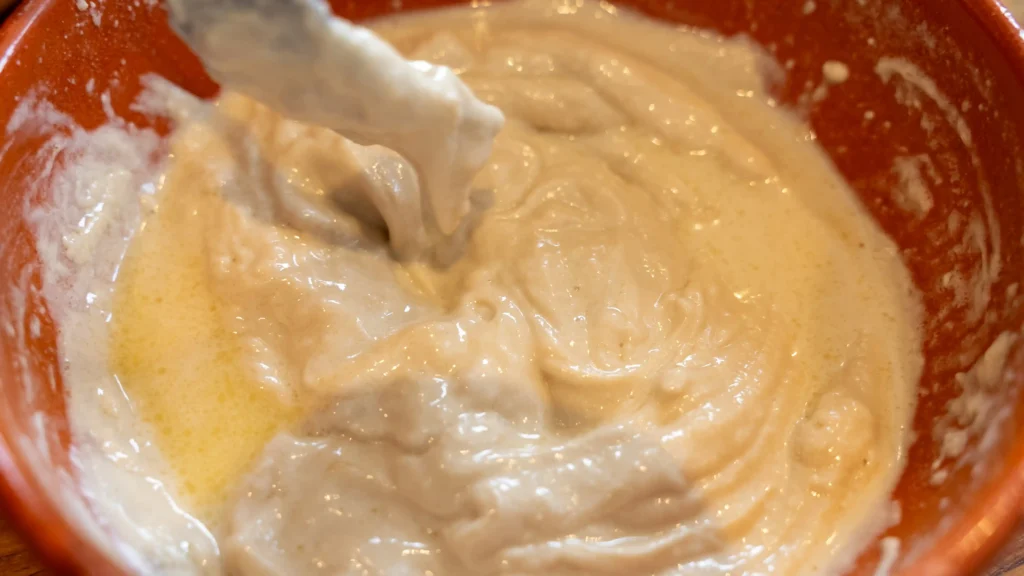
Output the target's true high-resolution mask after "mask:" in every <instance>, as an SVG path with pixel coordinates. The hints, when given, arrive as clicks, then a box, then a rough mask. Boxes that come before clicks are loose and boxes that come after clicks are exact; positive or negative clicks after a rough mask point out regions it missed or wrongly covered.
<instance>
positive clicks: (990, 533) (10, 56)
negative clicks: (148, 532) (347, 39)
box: [0, 0, 1024, 576]
mask: <svg viewBox="0 0 1024 576" xmlns="http://www.w3.org/2000/svg"><path fill="white" fill-rule="evenodd" d="M449 3H451V2H450V1H445V0H423V1H410V0H406V2H404V7H403V9H410V10H411V9H418V8H426V7H429V6H438V5H442V4H449ZM90 4H93V5H95V6H96V9H97V10H98V13H100V14H101V15H102V16H101V20H100V25H99V26H96V25H95V24H94V22H93V20H92V16H93V14H91V13H90V12H89V11H79V10H78V9H77V8H76V2H74V1H72V0H30V1H29V2H27V3H25V4H24V5H23V6H21V8H19V9H18V10H17V11H16V12H15V13H14V14H13V15H12V16H11V17H10V18H9V19H8V21H7V22H6V24H4V26H3V29H2V31H0V87H2V89H0V126H6V125H7V123H8V120H9V119H10V117H11V115H12V113H13V112H14V110H15V107H16V106H17V103H18V101H19V99H20V98H22V97H23V96H24V95H26V94H27V93H29V91H30V90H33V89H37V90H45V93H46V95H47V98H48V99H49V100H50V101H51V102H52V103H53V104H54V105H55V106H56V107H57V108H58V109H59V110H62V111H64V112H66V113H67V114H70V115H71V116H72V117H73V118H74V119H75V120H76V121H77V122H78V123H79V124H81V125H82V126H84V127H86V128H93V127H96V126H97V125H99V124H100V123H102V122H103V121H104V119H105V116H104V113H103V111H102V108H101V104H100V100H99V98H97V97H96V96H95V94H99V93H102V92H104V91H109V94H110V97H111V103H112V105H113V108H114V110H115V111H116V112H117V113H118V114H120V115H123V117H124V118H126V119H128V120H129V121H131V122H135V123H138V124H148V123H149V121H148V120H147V119H146V118H144V117H141V116H139V115H138V114H134V113H132V112H131V111H130V110H129V107H128V106H129V104H130V103H131V101H132V100H133V99H134V98H135V96H136V94H137V92H138V91H139V82H138V79H139V77H140V76H141V75H142V74H144V73H147V72H156V73H158V74H161V75H163V76H164V77H166V78H168V79H170V80H171V81H173V82H176V83H178V84H180V85H182V86H184V87H185V88H187V89H189V90H191V91H193V92H195V93H196V94H199V95H201V96H210V95H212V94H214V93H215V91H216V88H217V87H216V85H214V84H213V83H212V82H211V81H210V79H209V78H207V77H206V76H205V75H204V73H203V71H202V68H201V67H200V65H199V63H198V62H197V60H196V59H195V57H194V56H193V55H192V54H190V52H189V51H188V49H186V48H185V47H184V46H183V45H182V44H181V43H180V42H179V41H178V40H177V39H176V37H175V36H174V35H173V34H172V33H171V32H170V31H169V29H168V27H167V25H166V22H165V15H164V12H163V10H162V9H161V8H160V7H155V8H149V7H147V5H146V4H147V3H146V2H139V1H138V0H108V1H103V0H91V1H90ZM334 4H335V8H336V9H337V10H338V12H339V13H341V14H343V15H345V16H347V17H349V18H352V19H356V20H358V19H362V18H368V17H372V16H377V15H380V14H384V13H387V12H390V11H392V10H394V9H395V8H394V6H395V4H396V3H394V2H391V1H390V0H372V1H371V0H349V1H337V2H335V3H334ZM397 4H402V3H397ZM624 4H629V5H632V6H634V7H635V8H637V9H639V10H642V11H644V12H647V13H649V14H651V15H653V16H655V17H658V18H662V19H665V20H668V21H672V22H680V23H685V24H690V25H694V26H700V27H707V28H713V29H716V30H719V31H721V32H723V33H725V34H735V33H745V34H748V35H750V36H751V37H753V38H754V39H756V40H757V41H758V42H760V43H761V44H762V45H764V46H765V47H766V48H767V49H768V50H769V51H771V52H772V53H773V54H775V56H776V57H777V58H778V59H779V61H780V62H783V63H787V64H788V65H787V68H788V69H789V72H788V74H787V78H786V80H785V82H784V83H782V84H781V85H779V86H778V87H777V92H778V94H777V96H778V97H779V98H780V99H781V100H782V101H784V102H788V103H790V104H792V105H794V106H795V107H798V108H799V109H800V110H801V112H802V113H804V114H806V115H807V116H808V118H809V120H810V122H811V124H812V125H813V127H814V130H815V132H816V134H817V136H818V139H819V141H820V143H821V145H822V146H823V147H824V148H825V150H827V151H828V153H829V155H830V156H831V157H832V160H833V161H834V162H835V164H836V166H837V167H838V168H839V170H840V171H841V172H842V173H843V174H844V175H845V176H846V178H847V179H848V180H849V182H850V183H851V184H852V186H853V188H854V189H855V190H856V191H857V193H858V195H859V196H860V198H861V199H862V200H863V202H864V204H865V205H866V206H867V208H868V209H869V210H870V211H871V213H872V214H873V215H874V217H875V218H877V219H878V221H879V222H880V223H881V224H882V226H883V227H884V228H885V230H886V231H887V232H888V233H889V234H890V235H891V236H892V237H893V238H894V239H895V241H896V242H897V243H898V244H899V246H900V248H901V249H902V252H903V257H904V259H905V261H906V263H907V265H908V266H909V268H910V270H911V271H912V273H913V277H914V280H915V282H916V283H917V286H918V288H919V289H920V290H921V292H922V293H923V294H924V301H925V305H926V308H927V312H928V321H927V324H926V330H927V335H926V339H925V354H926V360H927V362H926V367H925V371H924V374H923V376H922V379H921V391H922V396H921V398H920V402H919V407H918V410H917V414H916V417H915V429H916V431H917V441H916V442H915V443H914V445H913V446H912V447H911V449H910V454H909V466H908V468H907V471H906V473H905V474H904V476H903V478H902V480H901V482H900V484H899V486H898V488H897V489H896V494H895V497H896V499H897V500H898V501H899V503H900V505H901V510H902V517H901V521H900V522H899V524H897V525H896V526H894V527H892V528H891V529H890V530H889V531H888V532H887V534H886V535H885V536H895V537H898V538H899V539H900V541H901V543H902V545H901V548H900V551H901V553H900V557H899V560H898V562H897V564H896V567H897V569H898V570H899V573H901V574H914V575H922V576H937V575H943V574H970V573H972V572H973V571H974V570H976V569H977V568H978V567H979V565H980V564H981V563H982V562H984V561H985V559H986V558H987V557H988V556H989V555H990V554H991V553H992V552H993V551H994V550H995V549H996V548H997V547H998V546H999V544H1000V543H1001V542H1002V541H1003V540H1004V539H1005V538H1006V536H1007V534H1008V532H1009V531H1010V530H1011V529H1012V527H1013V526H1014V525H1015V524H1016V522H1017V521H1018V519H1019V517H1020V513H1021V508H1022V503H1021V502H1022V496H1024V395H1022V394H1021V390H1022V388H1024V375H1022V370H1024V351H1022V350H1021V349H1019V348H1018V349H1015V350H1014V351H1013V352H1012V353H1011V362H1010V365H1009V366H1008V367H1007V369H1006V371H1005V373H1004V379H1005V381H1004V386H1003V388H1002V389H1001V392H1000V394H1001V395H1002V396H1001V399H1002V402H1003V404H1004V405H1006V406H1009V407H1012V408H1013V413H1012V415H1011V416H1010V417H1009V418H1008V419H1006V420H1003V421H1002V422H1001V423H999V427H1000V428H999V432H1000V434H999V435H998V437H997V438H998V441H997V442H996V444H995V445H994V446H993V447H992V449H991V450H990V451H989V452H987V454H986V458H985V461H984V466H983V467H981V468H979V469H978V472H980V473H975V474H973V475H972V470H971V469H969V468H970V467H966V468H962V469H960V470H958V471H957V472H955V473H954V474H952V475H951V476H950V478H949V479H948V480H947V481H946V482H944V483H942V484H940V485H938V486H933V485H932V484H931V483H930V481H929V480H930V478H931V472H932V471H931V463H932V461H933V460H934V458H935V455H936V451H937V442H936V438H935V436H934V435H933V433H932V430H933V426H934V423H935V421H936V419H937V418H939V417H940V416H941V415H942V414H943V413H945V411H946V404H947V402H948V401H949V400H950V399H951V398H952V397H954V396H955V395H956V394H957V386H956V384H955V381H954V374H955V373H956V372H957V371H959V370H962V369H964V368H965V367H967V366H969V365H970V363H972V362H973V361H974V359H975V358H977V357H978V356H979V354H980V353H981V352H982V351H983V350H984V349H985V347H986V346H987V345H988V344H989V343H990V342H991V341H992V340H993V339H994V338H995V337H996V335H997V334H999V333H1000V332H1001V331H1003V330H1017V329H1019V328H1020V326H1021V321H1022V319H1024V311H1022V307H1021V304H1022V302H1024V301H1022V297H1021V296H1020V295H1018V293H1019V292H1024V291H1018V290H1017V288H1016V286H1017V283H1018V282H1020V281H1021V280H1024V261H1022V257H1024V246H1022V244H1024V237H1022V233H1024V206H1022V192H1024V154H1022V147H1021V143H1022V140H1024V44H1022V43H1021V40H1020V39H1019V34H1020V30H1019V29H1018V28H1017V26H1016V25H1015V24H1014V23H1013V22H1012V21H1011V20H1010V19H1009V18H1008V17H1006V16H1004V15H1003V13H1002V11H1001V10H1000V9H999V8H998V7H997V5H996V4H995V2H994V1H993V0H960V1H956V0H945V1H928V2H923V1H920V0H859V1H858V2H834V1H828V2H825V1H821V0H818V2H817V3H815V2H814V1H813V0H812V1H809V2H804V1H803V0H800V1H794V0H789V1H785V2H781V1H775V2H772V1H767V2H757V1H753V0H717V1H715V2H706V1H703V0H689V1H686V0H681V1H675V2H673V1H668V0H636V1H633V2H624ZM883 57H885V58H890V57H896V58H903V59H905V60H906V61H909V62H912V63H913V64H914V65H915V66H916V67H917V68H918V69H919V70H920V71H921V72H922V73H923V74H924V75H926V76H927V77H928V78H931V79H934V85H929V84H928V83H927V82H923V81H920V78H918V79H917V80H918V81H916V82H915V81H910V80H908V79H906V78H904V79H894V78H890V79H889V82H886V81H885V80H884V78H883V77H882V76H881V75H879V74H877V73H876V71H875V66H876V64H877V62H878V61H879V58H883ZM829 59H837V60H841V61H843V62H845V63H846V64H847V65H848V66H849V67H850V70H851V76H850V79H849V81H847V82H846V83H845V84H843V85H842V86H841V87H838V88H834V89H833V90H832V92H831V94H830V95H829V96H828V99H827V101H826V103H827V105H818V104H814V103H813V99H811V100H808V99H806V98H801V96H805V95H806V94H807V93H808V92H809V90H811V89H813V88H814V87H816V86H818V85H819V84H820V83H821V79H822V65H823V63H824V62H825V61H826V60H829ZM89 78H94V79H95V81H96V85H95V87H94V88H95V92H94V93H90V92H88V91H87V90H86V81H87V80H88V79H89ZM922 78H923V77H922ZM911 80H912V79H911ZM965 131H966V132H965ZM966 133H969V136H970V137H969V138H965V137H964V136H965V134H966ZM40 144H41V139H40V138H38V137H33V136H32V135H30V134H22V133H15V134H5V135H4V137H3V140H2V142H0V397H2V401H0V501H2V503H3V504H4V505H5V506H6V507H7V509H8V511H9V513H10V515H11V516H12V518H13V520H14V521H15V522H16V523H17V525H18V526H20V527H21V529H22V530H23V531H24V533H25V535H26V536H27V537H28V538H29V539H30V540H31V541H32V542H33V543H34V544H35V546H36V547H37V548H38V550H39V551H40V553H41V554H42V555H43V557H44V558H45V559H46V560H48V561H49V562H50V563H51V564H52V565H53V567H54V568H56V569H58V570H61V571H66V572H69V573H92V574H118V573H120V572H119V570H118V568H117V567H116V564H115V563H113V562H112V561H111V560H109V559H108V558H107V557H106V556H105V555H104V553H103V551H102V547H100V546H97V545H96V544H95V543H94V542H95V540H94V538H92V537H91V536H90V535H89V533H88V532H87V530H85V529H84V528H83V527H82V523H80V522H77V521H76V520H75V519H76V518H79V516H77V515H78V514H86V515H88V510H87V508H85V507H84V506H83V504H82V501H81V496H80V494H78V493H77V489H76V487H75V486H76V485H75V482H74V470H73V468H72V467H71V466H70V465H69V461H68V446H69V442H70V439H69V434H68V424H67V420H66V417H65V412H64V400H63V398H64V397H63V390H62V388H61V383H60V378H59V370H58V369H57V361H58V360H57V350H56V343H55V334H54V330H55V329H54V326H53V323H52V321H50V319H49V315H48V314H47V312H46V302H45V301H44V300H43V298H42V297H41V296H40V295H39V290H38V288H39V286H40V273H39V266H40V264H39V260H38V255H37V254H36V252H35V248H34V244H33V241H32V237H31V233H30V230H29V227H28V225H27V223H26V222H25V218H24V214H23V212H24V203H25V201H26V200H28V201H38V199H30V198H27V194H28V190H29V189H30V187H29V186H26V185H25V183H27V182H30V181H34V180H36V179H38V178H40V174H39V170H38V167H35V166H33V165H32V163H30V162H25V161H24V160H25V159H26V158H29V157H30V156H31V155H33V154H34V153H35V152H36V151H37V149H38V147H39V146H40ZM913 154H929V155H930V157H931V158H932V159H933V161H934V164H935V167H936V170H937V172H938V173H939V174H940V176H942V182H943V184H941V185H935V186H933V187H932V192H933V193H934V201H935V205H934V208H932V210H931V211H929V212H928V213H927V215H926V216H925V217H923V218H918V217H917V216H916V215H914V214H912V213H909V212H907V211H905V210H902V209H900V207H899V203H898V202H897V201H894V198H893V195H892V190H893V189H894V188H895V187H896V186H897V185H898V178H897V176H896V174H895V173H894V171H893V168H892V161H893V159H894V158H895V157H896V156H907V155H913ZM986 195H987V196H988V198H986ZM986 203H988V204H987V205H988V207H989V208H990V209H991V210H990V211H989V214H990V215H991V217H992V218H994V219H997V220H998V224H999V231H1000V232H999V234H997V235H996V236H995V237H992V238H986V239H985V240H984V242H985V245H986V248H987V251H988V252H989V253H990V254H991V253H992V251H993V250H996V251H998V252H999V254H1000V260H1001V264H1002V272H1001V273H1000V275H999V277H998V279H997V281H996V282H995V283H994V285H993V286H992V289H991V299H990V301H989V302H988V305H987V307H986V309H985V310H984V314H981V315H980V317H977V315H974V314H971V313H970V311H969V310H968V309H967V307H966V306H963V305H961V304H958V303H957V302H956V301H955V298H954V294H953V291H951V290H949V289H948V288H947V286H946V285H945V284H944V283H943V276H944V275H945V274H947V273H948V272H951V271H956V272H958V273H960V274H962V275H967V276H970V275H971V274H974V273H976V272H977V271H978V270H979V268H980V266H981V262H980V259H981V256H980V255H979V254H978V253H976V252H972V251H964V250H957V246H958V245H959V243H960V242H961V240H962V239H960V238H957V237H955V235H953V234H949V233H946V232H945V231H947V230H948V222H949V218H950V216H951V215H952V214H953V213H954V212H958V213H960V214H961V215H964V216H966V215H970V214H971V213H975V212H977V213H982V212H983V211H984V210H985V206H986ZM18 286H27V287H28V288H29V289H28V290H27V292H24V293H23V292H21V291H19V290H18ZM22 296H25V298H24V299H23V298H22ZM22 300H24V301H22ZM26 310H27V311H29V314H26V313H25V312H26ZM28 315H34V316H36V317H37V318H40V319H41V330H40V331H38V332H37V333H36V334H37V335H33V332H32V330H30V329H29V322H30V319H29V318H28V317H26V316H28ZM35 434H42V436H43V438H44V439H45V442H44V446H43V447H45V448H46V449H45V450H43V449H42V448H43V447H41V446H40V445H39V443H38V442H33V441H27V439H28V438H32V437H34V436H33V435H35ZM878 559H879V547H878V546H871V547H869V548H868V549H867V550H866V551H865V553H864V554H863V556H862V557H861V559H860V561H859V564H858V566H857V567H856V569H855V570H854V571H853V572H854V573H856V574H871V573H873V570H874V568H875V566H876V564H877V563H878Z"/></svg>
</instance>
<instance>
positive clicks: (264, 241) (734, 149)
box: [79, 1, 921, 576]
mask: <svg viewBox="0 0 1024 576" xmlns="http://www.w3.org/2000/svg"><path fill="white" fill-rule="evenodd" d="M375 30H376V31H377V32H378V33H379V34H381V35H382V36H383V37H384V38H386V39H388V40H389V41H390V42H391V43H392V44H393V45H394V46H395V47H396V48H397V49H398V50H399V51H400V52H402V53H403V54H405V55H406V56H407V57H410V58H412V59H422V60H428V61H431V62H434V63H436V64H442V65H446V66H448V67H449V68H450V69H452V70H454V71H456V72H457V73H458V74H459V76H460V78H461V79H462V81H463V82H465V83H466V85H468V86H469V87H470V88H471V89H472V90H473V92H474V93H475V94H476V95H477V97H479V98H480V99H482V100H483V101H485V102H487V103H490V104H493V105H494V106H496V107H498V108H499V109H501V111H502V112H503V113H504V115H505V117H506V123H505V126H504V128H503V129H502V131H501V132H500V133H499V134H498V136H497V139H496V141H495V143H494V151H493V154H492V155H491V158H490V160H489V162H488V163H487V164H486V165H485V167H484V169H483V170H482V171H481V172H480V173H479V174H478V175H477V176H476V178H475V180H474V181H473V184H472V186H471V187H470V188H471V190H470V194H469V198H470V199H471V208H470V209H468V211H467V212H466V213H467V215H466V216H465V218H464V220H463V221H462V222H461V223H460V224H459V226H458V227H456V229H457V231H456V233H455V234H453V235H452V236H451V237H450V238H449V242H448V243H447V245H448V246H450V247H453V248H452V250H453V252H452V254H453V255H454V256H455V257H453V258H451V259H450V260H451V261H452V262H453V263H452V264H451V265H449V266H437V265H435V264H436V263H433V262H428V261H420V260H415V259H408V258H405V257H402V256H403V254H402V253H401V252H402V251H400V250H396V247H395V246H394V243H393V242H391V241H390V240H391V239H392V238H394V231H393V230H391V229H390V228H389V226H393V222H394V221H395V220H393V219H389V218H388V217H386V215H382V213H381V209H380V206H381V205H382V204H381V203H379V202H374V201H373V199H374V198H377V196H375V195H379V194H381V193H384V192H387V191H392V192H395V191H401V190H402V188H401V187H402V186H407V185H409V183H415V182H416V172H415V168H414V167H413V166H412V165H411V164H409V163H408V162H407V161H406V160H404V159H402V158H401V157H399V156H397V155H395V154H391V153H388V152H387V151H385V150H383V149H365V148H360V147H356V146H354V145H353V144H352V143H351V142H349V141H347V140H345V139H344V138H343V137H342V136H340V135H338V134H337V133H336V132H333V131H331V130H328V129H326V128H316V127H311V126H308V125H303V124H299V123H297V122H294V121H290V120H285V119H283V118H282V117H280V116H279V115H277V114H276V113H275V112H272V111H271V110H269V109H267V108H265V107H263V106H262V105H260V104H257V103H256V102H254V101H252V100H249V99H247V98H246V97H243V96H240V95H237V94H232V93H226V94H225V95H223V96H222V97H221V98H220V100H219V101H218V102H217V103H216V105H215V106H211V105H208V104H204V103H199V102H194V101H191V100H190V99H188V98H187V97H184V96H182V95H176V96H175V97H174V98H170V99H169V100H171V102H170V108H171V109H172V111H173V112H175V115H176V117H177V118H176V121H177V125H178V128H177V129H176V131H175V133H174V135H173V137H172V139H171V143H170V146H171V156H170V158H169V159H168V160H167V162H166V167H165V169H164V172H163V174H162V177H161V178H160V180H159V190H158V191H157V192H156V193H155V195H153V196H152V202H153V206H152V207H151V210H150V211H149V213H148V215H147V216H146V217H145V219H144V220H143V222H144V224H143V226H142V227H141V228H140V230H139V231H138V232H137V233H136V235H135V237H134V239H133V240H132V244H131V247H130V250H129V251H128V254H127V257H126V259H125V262H124V265H123V267H122V272H121V273H120V275H119V277H118V284H117V291H116V297H115V302H114V305H113V316H112V317H113V327H114V328H113V330H112V332H111V339H110V342H111V347H110V358H111V360H110V365H111V369H112V370H113V371H114V372H115V373H116V374H117V375H118V376H119V379H120V382H121V384H122V385H123V387H124V391H125V392H126V394H127V396H128V397H129V398H131V399H132V400H133V402H134V406H135V408H136V409H137V412H138V414H139V415H140V416H141V419H142V420H143V421H145V423H146V424H145V425H146V426H147V427H148V429H150V430H152V433H153V438H154V443H155V445H156V446H157V447H158V448H159V450H160V452H161V454H162V455H163V458H164V459H165V460H166V463H167V464H168V467H169V469H170V470H171V473H170V474H169V476H168V478H167V479H166V480H167V482H168V485H169V486H170V487H171V488H170V491H171V493H172V494H175V495H177V496H178V497H179V502H180V504H181V506H182V508H183V509H184V510H189V511H192V512H193V513H195V514H196V515H197V516H198V517H199V518H200V519H202V520H204V521H205V523H206V524H207V525H209V526H211V527H212V533H213V535H214V536H215V537H216V540H217V542H218V545H219V548H218V545H211V544H208V543H207V544H203V545H193V546H192V547H191V549H190V551H189V552H188V553H187V554H184V555H183V558H184V560H182V561H181V562H183V563H182V564H174V562H177V560H167V562H168V563H169V565H175V566H178V568H180V569H182V570H186V569H194V570H196V571H204V572H217V571H220V570H227V571H228V572H230V573H233V574H301V573H321V572H323V573H342V574H435V575H438V576H447V575H451V576H463V575H465V576H469V575H474V576H475V575H484V574H537V575H577V574H578V575H593V574H615V575H621V574H683V573H685V574H725V573H766V572H770V571H774V572H775V573H781V574H806V573H821V572H828V571H833V570H838V569H841V568H842V567H843V566H844V564H845V562H847V561H848V560H850V559H851V558H852V557H853V555H855V554H856V553H857V552H858V551H859V549H860V547H862V546H863V545H864V544H866V543H867V541H868V539H869V538H870V537H872V536H874V535H875V534H876V533H877V532H878V531H880V530H881V529H882V528H884V526H885V525H886V522H888V521H889V518H890V517H889V493H890V491H891V489H892V487H893V486H894V485H895V482H896V480H897V478H898V475H899V473H900V472H901V471H902V466H903V459H904V457H903V451H904V449H905V448H906V446H907V445H908V430H909V423H910V417H911V415H912V412H913V408H914V405H913V402H914V396H915V392H914V390H915V386H916V383H917V379H918V376H919V372H920V364H921V354H920V333H919V327H918V317H917V303H916V301H915V299H914V295H913V290H912V284H911V282H910V279H909V277H908V274H907V271H906V270H905V268H904V267H903V266H902V264H901V262H900V260H899V257H898V255H897V252H896V249H895V247H894V245H893V244H892V243H891V242H890V241H889V240H888V239H887V238H886V237H885V236H884V235H883V234H882V232H881V231H880V230H879V229H878V228H877V226H876V225H875V224H874V223H873V222H872V221H871V219H870V218H869V217H868V216H867V214H866V213H865V212H864V210H863V209H862V208H861V207H860V206H859V205H858V203H857V200H856V198H855V196H854V195H853V193H852V192H851V191H850V190H849V189H848V187H847V185H846V184H845V183H844V182H843V181H842V179H841V178H840V177H839V176H838V175H837V174H836V173H835V171H834V169H833V168H832V166H831V164H830V163H829V162H828V160H827V158H826V157H825V156H824V154H823V153H822V152H821V151H820V150H819V149H818V148H817V147H816V145H815V143H814V140H813V137H812V136H811V135H810V134H809V132H808V130H807V129H806V127H804V126H802V125H801V124H800V123H799V122H798V121H796V120H795V119H794V118H792V117H791V116H790V115H788V114H787V113H786V112H784V111H782V110H779V109H776V108H775V106H774V104H773V102H772V101H771V100H770V99H769V98H768V96H767V94H766V93H765V91H764V89H763V85H764V80H765V78H766V76H771V75H772V74H775V73H777V72H776V69H775V67H774V65H773V63H772V62H771V61H770V60H769V59H767V58H765V57H764V56H763V55H762V54H761V53H760V52H759V51H758V50H756V49H755V48H753V47H752V46H749V45H747V44H746V43H745V42H744V41H743V40H741V39H738V40H723V39H721V38H718V37H715V36H713V35H710V34H708V33H703V32H696V31H688V30H680V29H675V28H669V27H666V26H662V25H660V24H657V23H654V22H650V21H647V20H644V19H641V18H640V17H637V16H633V15H630V14H620V13H619V12H618V11H617V10H615V9H614V8H611V7H609V6H608V5H606V4H598V3H596V2H569V3H563V2H554V3H552V2H550V1H543V2H541V1H533V2H525V3H512V4H508V5H500V6H496V7H492V8H487V9H476V10H472V9H460V10H454V11H446V12H437V13H429V14H422V15H417V16H405V17H401V18H397V19H394V20H388V21H383V22H380V23H378V24H377V25H376V26H375ZM424 133H425V134H427V133H429V131H425V132H424ZM382 191H383V192H382ZM366 199H370V201H366ZM459 212H462V211H461V210H460V211H459ZM439 228H440V229H442V230H445V231H447V230H452V229H453V228H452V227H451V226H447V225H446V226H441V227H439ZM338 230H344V235H343V236H341V237H340V236H338V235H337V234H336V232H337V231H338ZM414 252H415V251H414ZM79 422H80V425H85V424H81V423H85V422H86V420H85V419H82V420H80V421H79ZM271 438H273V439H272V440H271ZM268 440H269V443H267V444H266V446H264V444H265V443H266V442H267V441H268ZM163 521H165V522H168V523H171V522H173V521H174V520H173V518H170V517H169V519H165V520H163ZM189 521H190V522H191V521H192V520H189ZM168 533H169V534H179V532H175V531H173V530H170V531H168ZM176 538H178V537H177V536H172V537H169V538H166V539H164V540H165V541H166V542H167V545H168V546H173V545H174V544H175V542H176V540H175V539H176ZM189 538H193V536H189ZM150 540H151V542H150V544H152V545H154V546H158V545H159V542H161V539H160V538H152V539H150ZM153 542H156V544H153ZM168 550H171V548H168V549H166V550H164V553H162V554H160V555H159V556H160V557H161V558H172V557H173V556H174V554H173V553H171V552H169V551H168ZM188 567H191V568H188Z"/></svg>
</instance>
